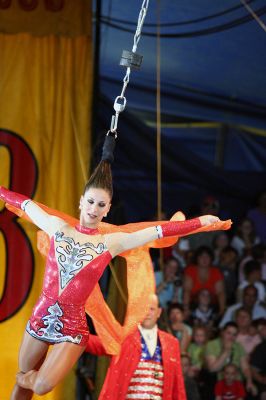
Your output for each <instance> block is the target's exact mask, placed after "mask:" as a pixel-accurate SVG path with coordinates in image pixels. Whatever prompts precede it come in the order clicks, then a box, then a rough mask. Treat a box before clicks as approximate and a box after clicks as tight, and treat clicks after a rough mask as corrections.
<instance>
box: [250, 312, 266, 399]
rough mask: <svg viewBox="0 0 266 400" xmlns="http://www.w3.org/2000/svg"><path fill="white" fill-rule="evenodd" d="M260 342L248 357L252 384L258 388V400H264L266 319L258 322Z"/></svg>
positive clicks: (265, 394)
mask: <svg viewBox="0 0 266 400" xmlns="http://www.w3.org/2000/svg"><path fill="white" fill-rule="evenodd" d="M257 327H258V332H259V333H260V336H261V340H262V342H261V343H260V344H258V346H256V347H255V349H254V351H253V352H252V354H251V357H250V365H251V371H252V376H253V379H254V382H255V384H256V386H257V388H258V399H259V400H266V319H262V320H261V321H260V322H258V325H257Z"/></svg>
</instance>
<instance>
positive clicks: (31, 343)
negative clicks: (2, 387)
mask: <svg viewBox="0 0 266 400" xmlns="http://www.w3.org/2000/svg"><path fill="white" fill-rule="evenodd" d="M48 347H49V346H48V344H47V343H44V342H42V341H40V340H37V339H34V338H33V337H31V336H30V335H29V334H28V333H27V332H25V334H24V337H23V339H22V343H21V346H20V351H19V369H20V371H21V372H20V373H19V374H21V373H27V372H28V371H31V370H32V369H36V370H38V369H39V368H40V366H41V364H42V363H43V361H44V359H45V356H46V354H47V350H48ZM32 396H33V392H32V390H29V389H25V388H22V387H21V386H19V385H18V384H17V383H16V385H15V386H14V388H13V391H12V394H11V398H10V400H30V399H31V398H32Z"/></svg>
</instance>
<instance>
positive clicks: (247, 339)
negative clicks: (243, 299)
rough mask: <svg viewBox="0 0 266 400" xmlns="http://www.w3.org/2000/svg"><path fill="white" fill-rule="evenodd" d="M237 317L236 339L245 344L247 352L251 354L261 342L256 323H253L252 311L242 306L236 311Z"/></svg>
mask: <svg viewBox="0 0 266 400" xmlns="http://www.w3.org/2000/svg"><path fill="white" fill-rule="evenodd" d="M235 319H236V325H237V329H238V334H237V337H236V341H237V342H238V343H240V344H241V345H242V346H243V348H244V349H245V352H246V354H248V355H250V354H251V352H252V351H253V349H254V348H255V347H256V346H257V345H258V344H259V343H260V342H261V338H260V335H259V334H258V333H257V329H256V327H255V325H253V324H252V319H251V315H250V312H249V311H248V310H246V309H245V308H243V307H242V308H239V309H238V310H237V311H236V318H235Z"/></svg>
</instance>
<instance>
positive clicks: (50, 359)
mask: <svg viewBox="0 0 266 400" xmlns="http://www.w3.org/2000/svg"><path fill="white" fill-rule="evenodd" d="M84 349H85V347H83V346H79V345H77V344H74V343H69V342H64V343H59V344H55V345H54V346H53V348H52V350H51V351H50V352H49V354H48V355H47V357H46V359H45V361H44V362H43V364H42V366H41V368H40V369H39V371H36V370H31V371H29V372H27V373H26V374H19V375H17V383H18V385H19V386H21V387H23V388H24V389H30V390H32V391H33V392H34V393H36V394H38V395H40V396H41V395H43V394H45V393H48V392H50V391H51V390H53V388H54V387H55V386H56V385H57V384H58V383H59V382H60V381H61V380H62V379H63V378H64V377H65V376H66V375H67V373H68V372H69V371H70V370H71V368H72V367H73V365H74V364H75V363H76V361H77V360H78V359H79V357H80V356H81V354H82V353H83V351H84Z"/></svg>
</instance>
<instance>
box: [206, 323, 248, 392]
mask: <svg viewBox="0 0 266 400" xmlns="http://www.w3.org/2000/svg"><path fill="white" fill-rule="evenodd" d="M237 333H238V331H237V326H236V324H235V323H234V322H229V323H228V324H226V325H225V327H224V328H223V329H222V330H221V333H220V336H219V337H218V338H216V339H213V340H211V341H209V342H208V343H207V345H206V348H205V362H206V366H207V371H208V372H209V380H208V382H207V385H208V390H211V386H212V385H213V384H215V381H216V379H217V378H218V379H221V378H222V371H223V368H224V367H225V365H227V364H234V365H236V367H237V368H238V369H239V371H240V374H239V377H238V378H239V379H243V378H244V379H245V384H246V389H247V391H254V390H255V388H254V385H253V382H252V376H251V370H250V366H249V363H248V358H247V355H246V352H245V350H244V348H243V347H242V345H241V344H240V343H237V342H236V337H237Z"/></svg>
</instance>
